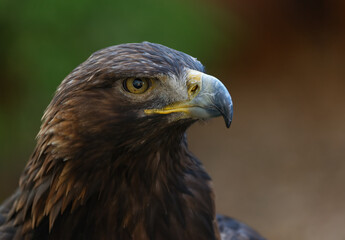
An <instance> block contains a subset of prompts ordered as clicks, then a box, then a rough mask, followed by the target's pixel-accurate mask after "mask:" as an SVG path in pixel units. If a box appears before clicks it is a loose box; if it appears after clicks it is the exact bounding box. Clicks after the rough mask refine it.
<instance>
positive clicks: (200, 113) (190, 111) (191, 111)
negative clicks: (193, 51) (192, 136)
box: [145, 70, 233, 127]
mask: <svg viewBox="0 0 345 240" xmlns="http://www.w3.org/2000/svg"><path fill="white" fill-rule="evenodd" d="M186 82H187V88H188V100H186V101H181V102H176V103H173V104H170V105H168V106H166V107H164V108H163V109H147V110H145V112H146V113H147V114H154V113H156V114H169V113H174V112H180V113H183V115H182V116H185V117H189V118H194V119H208V118H213V117H218V116H221V115H222V116H223V118H224V121H225V124H226V126H227V127H230V124H231V121H232V112H233V108H232V100H231V96H230V94H229V92H228V90H227V89H226V87H225V86H224V85H223V83H222V82H221V81H219V80H218V79H217V78H215V77H213V76H210V75H207V74H205V73H202V72H199V71H195V70H188V72H187V81H186Z"/></svg>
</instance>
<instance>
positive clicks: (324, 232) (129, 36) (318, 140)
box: [0, 0, 345, 240]
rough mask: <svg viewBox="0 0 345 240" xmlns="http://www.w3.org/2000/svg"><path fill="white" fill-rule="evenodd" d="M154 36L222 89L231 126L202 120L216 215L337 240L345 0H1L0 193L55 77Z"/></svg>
mask: <svg viewBox="0 0 345 240" xmlns="http://www.w3.org/2000/svg"><path fill="white" fill-rule="evenodd" d="M141 41H151V42H157V43H161V44H164V45H167V46H169V47H172V48H175V49H178V50H181V51H183V52H186V53H188V54H190V55H192V56H194V57H197V58H198V59H199V60H201V61H202V62H203V63H204V64H205V65H206V68H207V70H208V73H209V74H212V75H215V76H217V77H218V78H219V79H221V80H222V81H223V82H224V83H225V84H226V85H227V87H228V88H229V90H230V93H231V94H232V96H233V100H234V104H235V113H234V122H233V125H232V127H231V128H230V130H225V128H224V123H223V122H222V120H221V119H217V120H212V121H210V122H208V123H206V124H196V125H195V126H193V127H192V128H191V129H190V131H189V142H190V146H191V148H192V150H193V152H194V153H195V154H196V155H197V156H199V158H200V159H201V160H202V161H203V162H204V164H205V166H206V168H207V170H208V171H209V173H210V174H211V176H212V177H213V179H214V186H215V190H216V194H217V209H218V212H222V213H226V214H228V215H231V216H234V217H237V218H238V219H240V220H243V221H245V222H247V223H248V224H250V225H252V226H253V227H255V228H256V229H257V230H259V231H260V232H261V233H262V234H263V235H264V236H265V237H267V238H269V239H280V240H289V239H307V240H309V239H313V240H315V239H320V240H321V239H345V229H344V226H345V204H344V203H345V161H344V160H345V77H344V76H345V67H344V62H345V44H344V43H345V2H344V1H341V0H328V1H326V0H261V1H249V0H213V1H212V0H203V1H197V0H165V1H163V0H127V1H125V0H122V1H105V0H101V1H91V0H85V1H77V0H70V1H57V0H55V1H47V0H44V1H43V0H40V1H38V0H34V1H10V0H7V1H6V0H0V43H1V44H0V73H1V78H0V201H1V200H3V199H5V198H6V197H7V196H9V195H10V194H11V193H12V192H13V191H14V190H15V188H16V186H17V183H18V178H19V176H20V173H21V171H22V169H23V167H24V166H25V163H26V161H27V159H28V158H29V156H30V154H31V151H32V150H33V148H34V145H35V135H36V134H37V132H38V129H39V126H40V118H41V116H42V114H43V111H44V109H45V107H46V106H47V105H48V103H49V101H50V99H51V98H52V96H53V94H54V91H55V89H56V88H57V86H58V84H59V83H60V82H61V80H62V79H63V78H64V77H65V76H66V75H67V74H68V73H69V72H70V71H71V70H73V68H75V67H76V66H77V65H78V64H80V63H81V62H82V61H84V60H85V59H86V58H87V57H88V56H89V55H90V54H91V53H92V52H94V51H96V50H98V49H101V48H104V47H107V46H110V45H116V44H119V43H124V42H141Z"/></svg>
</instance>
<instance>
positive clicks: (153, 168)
mask: <svg viewBox="0 0 345 240" xmlns="http://www.w3.org/2000/svg"><path fill="white" fill-rule="evenodd" d="M186 69H194V70H197V71H203V70H204V68H203V66H202V65H201V63H200V62H199V61H197V60H196V59H195V58H192V57H190V56H188V55H186V54H184V53H181V52H178V51H175V50H172V49H169V48H167V47H164V46H161V45H158V44H151V43H141V44H124V45H118V46H114V47H110V48H107V49H104V50H100V51H98V52H96V53H94V54H93V55H92V56H91V57H90V58H89V59H88V60H86V61H85V62H84V63H82V64H81V65H80V66H78V67H77V68H76V69H75V70H73V71H72V72H71V73H70V74H69V75H68V76H67V77H66V78H65V79H64V80H63V82H62V83H61V85H60V86H59V87H58V89H57V91H56V94H55V96H54V98H53V99H52V101H51V103H50V104H49V106H48V108H47V110H46V111H45V113H44V115H43V118H42V126H41V129H40V131H39V133H38V135H37V145H36V148H35V150H34V152H33V154H32V156H31V158H30V160H29V162H28V164H27V166H26V167H25V169H24V172H23V174H22V176H21V179H20V183H19V190H18V191H17V193H16V194H15V195H14V196H13V197H12V198H11V199H10V200H9V201H8V202H7V203H6V204H5V205H4V207H2V208H0V217H2V216H5V219H6V220H3V221H2V225H1V226H0V239H1V238H4V239H12V238H14V239H53V240H54V239H121V240H127V239H135V240H160V239H165V240H173V239H174V240H175V239H198V240H206V239H207V240H212V239H214V240H216V239H220V236H219V233H218V227H217V222H216V219H215V217H216V216H215V206H214V194H213V190H212V186H211V179H210V177H209V176H208V175H207V173H206V171H205V170H204V168H203V167H202V165H201V163H200V162H199V161H198V160H197V159H196V158H195V157H194V156H193V155H192V154H191V153H190V152H189V150H188V147H187V143H186V136H185V131H186V129H187V128H188V127H189V126H190V125H191V124H192V123H193V122H194V121H195V120H192V119H184V120H176V121H171V119H170V118H169V116H145V115H144V114H143V110H144V109H145V108H147V107H151V108H153V107H155V108H160V107H162V106H166V105H168V104H170V103H171V102H172V101H175V100H176V97H175V95H174V91H175V90H174V89H169V91H168V90H167V89H161V90H162V91H161V92H159V93H157V94H156V95H152V96H150V97H148V98H146V99H145V98H144V97H140V96H137V98H134V97H128V95H126V94H123V92H122V91H123V88H122V83H121V82H122V80H123V79H126V78H128V77H148V78H160V79H161V81H163V83H164V81H168V80H169V79H172V78H173V79H184V76H185V70H186ZM179 84H181V85H183V84H185V83H183V82H182V83H179ZM164 86H166V85H164V84H162V88H163V87H164ZM164 91H165V93H166V95H162V94H163V92H164ZM162 96H163V97H162ZM0 219H1V218H0ZM5 237H6V238H5Z"/></svg>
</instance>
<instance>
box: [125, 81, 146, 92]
mask: <svg viewBox="0 0 345 240" xmlns="http://www.w3.org/2000/svg"><path fill="white" fill-rule="evenodd" d="M150 86H151V79H149V78H127V79H126V80H125V81H124V82H123V87H124V88H125V89H126V91H128V92H130V93H136V94H138V93H144V92H146V91H147V89H149V87H150Z"/></svg>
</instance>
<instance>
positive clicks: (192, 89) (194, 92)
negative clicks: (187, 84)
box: [189, 84, 199, 96]
mask: <svg viewBox="0 0 345 240" xmlns="http://www.w3.org/2000/svg"><path fill="white" fill-rule="evenodd" d="M198 90H199V86H198V84H195V85H193V86H192V87H191V88H190V89H189V95H190V96H194V95H195V94H196V93H197V92H198Z"/></svg>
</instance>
